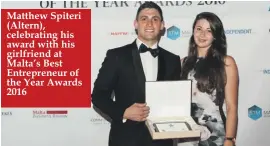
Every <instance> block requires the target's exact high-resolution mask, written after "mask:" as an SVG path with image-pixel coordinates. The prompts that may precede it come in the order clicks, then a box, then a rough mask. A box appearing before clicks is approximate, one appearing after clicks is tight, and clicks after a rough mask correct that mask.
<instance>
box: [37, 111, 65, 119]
mask: <svg viewBox="0 0 270 146" xmlns="http://www.w3.org/2000/svg"><path fill="white" fill-rule="evenodd" d="M67 116H68V111H67V110H33V118H67Z"/></svg>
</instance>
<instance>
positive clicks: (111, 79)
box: [92, 50, 125, 121]
mask: <svg viewBox="0 0 270 146" xmlns="http://www.w3.org/2000/svg"><path fill="white" fill-rule="evenodd" d="M118 65H119V64H118V57H117V55H115V53H114V52H113V51H112V50H108V51H107V53H106V57H105V59H104V61H103V63H102V66H101V68H100V70H99V73H98V76H97V79H96V81H95V83H94V88H93V93H92V103H93V104H94V105H95V106H96V107H97V108H98V109H99V110H101V111H102V112H103V113H105V114H106V115H108V116H109V117H110V118H111V119H112V120H113V121H119V120H122V118H123V114H124V111H125V109H124V108H121V106H119V105H117V103H116V102H114V101H113V100H112V98H111V96H112V92H113V90H114V88H115V86H116V83H117V78H118V74H117V71H118Z"/></svg>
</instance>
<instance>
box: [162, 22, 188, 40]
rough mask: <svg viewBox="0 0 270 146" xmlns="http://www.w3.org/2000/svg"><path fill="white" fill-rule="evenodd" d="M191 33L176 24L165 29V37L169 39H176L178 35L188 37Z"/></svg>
mask: <svg viewBox="0 0 270 146" xmlns="http://www.w3.org/2000/svg"><path fill="white" fill-rule="evenodd" d="M191 34H192V32H191V31H188V30H181V29H180V28H178V27H176V26H174V25H173V26H171V27H169V28H168V29H167V38H169V39H171V40H177V39H178V38H180V37H190V36H191Z"/></svg>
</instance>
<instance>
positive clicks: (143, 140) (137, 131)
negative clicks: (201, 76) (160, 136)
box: [92, 2, 181, 146]
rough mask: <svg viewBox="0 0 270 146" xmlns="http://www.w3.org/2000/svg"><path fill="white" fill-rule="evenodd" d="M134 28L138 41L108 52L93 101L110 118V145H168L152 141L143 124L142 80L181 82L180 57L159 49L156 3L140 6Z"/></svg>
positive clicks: (169, 142) (160, 27)
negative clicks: (113, 95) (113, 98)
mask: <svg viewBox="0 0 270 146" xmlns="http://www.w3.org/2000/svg"><path fill="white" fill-rule="evenodd" d="M134 26H135V28H136V30H137V34H138V38H137V39H136V40H135V41H134V42H133V43H131V44H128V45H125V46H123V47H119V48H115V49H111V50H108V51H107V54H106V58H105V60H104V62H103V63H102V67H101V69H100V70H99V74H98V77H97V79H96V81H95V84H94V89H93V93H92V102H93V104H94V105H95V106H96V107H97V108H98V109H99V110H101V111H102V112H103V113H105V114H107V115H108V116H109V117H110V118H111V119H112V123H111V131H110V135H109V146H171V145H172V140H158V141H152V138H151V136H150V133H149V131H148V129H147V127H146V125H145V122H144V121H145V120H146V118H147V116H148V114H149V107H148V106H147V105H146V103H145V81H162V80H180V66H181V65H180V57H179V56H177V55H174V54H172V53H170V52H168V51H166V50H164V49H162V48H161V47H159V46H158V40H159V37H160V35H161V31H162V30H163V29H164V21H163V14H162V10H161V8H160V7H159V6H158V5H157V4H155V3H153V2H145V3H144V4H142V5H141V6H140V8H139V9H138V12H137V16H136V20H135V21H134ZM143 44H144V45H145V46H143ZM146 46H147V47H150V48H152V49H149V50H151V51H145V50H147V47H146ZM156 48H157V49H156ZM154 51H155V52H154ZM156 55H157V56H156ZM113 91H114V94H115V101H113V100H112V99H111V95H112V92H113ZM164 98H166V97H164Z"/></svg>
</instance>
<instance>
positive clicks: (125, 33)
mask: <svg viewBox="0 0 270 146" xmlns="http://www.w3.org/2000/svg"><path fill="white" fill-rule="evenodd" d="M109 35H110V36H127V35H137V34H136V32H135V31H134V32H128V31H113V32H109Z"/></svg>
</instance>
